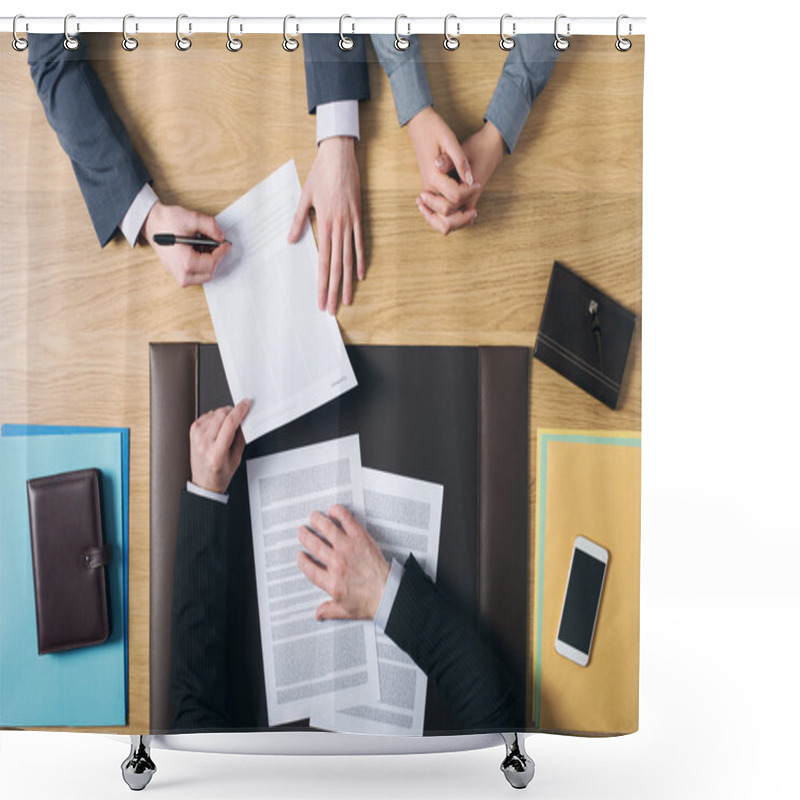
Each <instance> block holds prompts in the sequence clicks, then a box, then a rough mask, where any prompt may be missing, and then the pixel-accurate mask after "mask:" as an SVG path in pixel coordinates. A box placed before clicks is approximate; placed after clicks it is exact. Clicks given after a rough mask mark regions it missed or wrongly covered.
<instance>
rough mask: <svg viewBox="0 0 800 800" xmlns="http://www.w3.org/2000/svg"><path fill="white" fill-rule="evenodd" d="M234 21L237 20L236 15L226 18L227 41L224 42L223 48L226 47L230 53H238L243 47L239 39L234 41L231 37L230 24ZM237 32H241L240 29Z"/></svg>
mask: <svg viewBox="0 0 800 800" xmlns="http://www.w3.org/2000/svg"><path fill="white" fill-rule="evenodd" d="M235 19H239V17H237V16H236V14H231V15H230V16H229V17H228V41H227V42H225V47H227V48H228V50H230V51H231V53H238V52H239V51H240V50H241V49H242V47H244V45H243V43H242V40H241V39H236V38H235V37H233V36H231V22H232V21H233V20H235ZM239 30H241V27H240V28H239Z"/></svg>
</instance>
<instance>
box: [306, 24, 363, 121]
mask: <svg viewBox="0 0 800 800" xmlns="http://www.w3.org/2000/svg"><path fill="white" fill-rule="evenodd" d="M352 39H353V41H354V42H355V45H354V46H353V48H352V50H346V51H345V50H342V49H341V48H340V47H339V37H338V35H336V34H327V33H309V34H305V35H304V36H303V53H304V58H305V67H306V94H307V95H308V113H309V114H313V113H314V112H315V111H316V110H317V106H318V105H322V104H323V103H334V102H338V101H339V100H369V74H368V72H367V60H366V48H365V45H364V37H363V36H353V37H352Z"/></svg>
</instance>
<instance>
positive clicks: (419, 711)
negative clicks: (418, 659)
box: [311, 469, 444, 736]
mask: <svg viewBox="0 0 800 800" xmlns="http://www.w3.org/2000/svg"><path fill="white" fill-rule="evenodd" d="M363 476H364V501H365V512H366V522H367V526H366V527H367V530H368V531H369V532H370V534H372V537H373V539H375V541H376V542H377V543H378V546H379V547H380V548H381V550H382V551H383V554H384V555H385V556H386V558H387V560H389V561H391V560H392V558H396V559H397V560H398V561H400V563H403V562H405V560H406V558H407V557H408V554H409V553H413V555H414V558H416V560H417V561H418V562H419V564H420V566H421V567H422V568H423V569H424V570H425V572H426V573H427V575H428V576H429V577H430V578H431V580H435V579H436V567H437V562H438V554H439V534H440V531H441V522H442V497H443V491H444V490H443V487H442V486H440V485H439V484H435V483H428V482H426V481H418V480H414V479H412V478H404V477H402V476H400V475H392V474H390V473H388V472H380V471H378V470H374V469H364V470H363ZM377 637H378V670H379V673H380V691H381V693H380V700H379V701H378V702H377V703H373V702H369V698H368V696H367V695H366V694H363V695H361V697H360V698H359V701H358V702H357V703H354V704H352V705H346V704H343V703H340V702H337V703H336V704H335V707H331V705H330V704H327V705H324V706H323V705H320V704H316V703H315V705H314V708H313V711H312V713H311V724H312V725H313V726H314V727H318V728H327V729H329V730H335V731H343V732H348V733H377V734H394V735H397V734H400V735H405V736H422V728H423V725H424V722H425V695H426V692H427V689H428V678H427V676H426V675H425V673H424V672H423V671H422V670H421V669H420V668H419V667H418V666H417V665H416V664H415V663H414V662H413V661H412V660H411V658H410V657H409V656H408V655H406V653H404V652H403V651H402V650H401V649H400V648H399V647H397V645H395V644H394V642H392V640H391V639H390V638H389V637H388V636H386V635H384V634H380V633H378V634H377Z"/></svg>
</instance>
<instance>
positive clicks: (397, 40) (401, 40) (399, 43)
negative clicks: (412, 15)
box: [394, 14, 411, 51]
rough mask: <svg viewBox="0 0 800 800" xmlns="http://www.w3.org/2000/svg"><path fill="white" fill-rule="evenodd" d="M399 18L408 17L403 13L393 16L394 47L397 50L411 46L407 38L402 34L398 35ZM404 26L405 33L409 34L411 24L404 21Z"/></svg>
mask: <svg viewBox="0 0 800 800" xmlns="http://www.w3.org/2000/svg"><path fill="white" fill-rule="evenodd" d="M401 19H408V17H407V16H406V15H405V14H398V15H397V16H396V17H395V18H394V46H395V48H396V49H397V50H401V51H402V50H408V48H409V47H410V46H411V42H410V41H409V40H408V39H406V38H405V37H404V36H401V35H400V30H399V29H400V20H401ZM406 28H407V29H408V30H407V33H408V35H409V36H410V35H411V25H410V24H409V23H408V22H406Z"/></svg>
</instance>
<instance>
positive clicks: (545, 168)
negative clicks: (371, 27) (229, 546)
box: [0, 34, 644, 733]
mask: <svg viewBox="0 0 800 800" xmlns="http://www.w3.org/2000/svg"><path fill="white" fill-rule="evenodd" d="M119 39H120V37H119V36H118V35H95V36H91V37H88V39H87V41H86V45H87V46H88V48H89V53H90V57H91V58H92V60H93V63H94V66H95V68H96V70H97V72H98V74H99V76H100V78H101V80H102V81H103V84H104V85H105V87H106V89H107V91H108V94H109V96H110V97H111V100H112V102H113V104H114V107H115V108H116V110H117V112H118V113H119V114H120V116H121V117H122V119H123V120H124V121H125V123H126V125H127V127H128V130H129V131H130V134H131V136H132V138H133V140H134V143H135V145H136V147H137V149H138V151H139V153H140V155H141V156H142V158H143V160H144V162H145V163H146V165H147V166H148V168H149V170H150V172H151V174H152V176H153V179H154V187H155V189H156V191H157V193H158V194H159V196H160V197H161V199H162V200H164V201H165V202H169V203H179V204H182V205H185V206H187V207H190V208H194V209H196V210H198V211H202V212H205V213H208V214H216V213H218V212H219V211H221V210H222V209H223V208H225V207H226V206H227V205H228V204H229V203H231V202H232V201H233V200H235V199H236V198H237V197H239V196H240V195H242V194H243V193H244V192H245V191H247V190H248V189H250V188H251V187H252V186H253V185H255V184H256V183H258V182H259V181H261V180H262V179H263V178H264V177H266V176H267V175H268V174H269V173H270V172H272V171H273V170H274V169H276V168H277V167H279V166H280V165H281V164H283V163H284V162H285V161H286V160H288V159H289V158H294V159H295V161H296V163H297V167H298V171H299V173H300V176H301V180H302V179H304V178H305V176H306V175H307V174H308V171H309V169H310V167H311V164H312V162H313V159H314V155H315V151H316V146H315V119H314V118H313V117H311V116H309V115H308V113H307V106H306V93H305V76H304V71H303V56H302V52H301V51H300V52H296V53H286V52H285V51H284V50H283V49H282V48H281V46H280V42H281V38H280V37H275V36H253V37H249V38H247V39H246V41H245V46H244V48H243V50H242V51H241V52H239V53H236V54H231V53H229V52H228V51H227V50H226V49H225V46H224V42H225V37H224V36H218V35H212V34H202V35H196V36H194V37H193V41H194V46H193V47H192V48H191V50H189V51H188V52H185V53H181V52H178V51H177V50H176V48H175V46H174V37H173V36H169V35H163V36H149V37H148V38H147V40H146V41H145V42H143V43H142V45H141V46H140V47H139V48H138V49H137V50H136V51H134V52H131V53H128V52H125V51H123V50H122V48H121V47H120V45H119ZM613 43H614V37H573V38H572V40H571V46H570V48H569V50H567V51H566V52H565V53H563V54H562V55H561V56H560V59H559V62H558V63H557V65H556V67H555V69H554V72H553V75H552V78H551V80H550V82H549V84H548V86H547V88H546V90H545V92H544V93H543V95H542V96H541V97H540V98H539V99H538V100H537V102H536V104H535V106H534V109H533V112H532V114H531V116H530V118H529V120H528V123H527V125H526V127H525V130H524V132H523V135H522V136H521V138H520V140H519V143H518V146H517V149H516V150H515V152H514V154H513V155H512V156H510V157H507V158H506V159H505V160H504V162H503V164H502V165H501V166H500V168H499V169H498V170H497V172H496V173H495V175H494V177H493V179H492V181H491V184H490V185H489V187H488V188H487V189H486V190H485V191H484V193H483V196H482V198H481V200H480V203H479V206H478V209H479V216H478V219H477V221H476V223H475V224H474V225H473V226H472V227H470V228H469V229H466V230H463V231H458V232H456V233H455V234H452V235H451V236H448V237H447V238H444V237H442V236H441V235H440V234H438V233H435V232H433V231H432V230H431V229H429V228H428V227H427V225H426V224H425V222H424V220H423V219H422V217H421V215H420V213H419V212H418V210H417V208H416V207H415V204H414V198H415V196H416V194H417V193H418V191H419V189H420V182H419V175H418V172H417V170H416V162H415V159H414V154H413V150H412V148H411V144H410V141H409V139H408V136H407V134H406V132H405V131H403V130H401V129H400V128H399V127H398V125H397V118H396V115H395V111H394V105H393V102H392V97H391V90H390V87H389V82H388V80H387V79H386V77H385V75H384V74H383V72H382V70H381V69H380V66H379V65H378V64H377V63H374V64H371V65H370V86H371V92H372V99H371V100H370V101H369V102H368V103H362V105H361V111H360V113H361V142H360V143H359V145H358V147H357V155H358V161H359V165H360V167H361V179H362V205H363V208H362V219H363V223H364V229H365V231H366V235H365V246H366V252H367V258H368V271H367V279H366V281H365V282H363V283H361V284H359V285H358V286H357V289H356V293H355V302H354V304H353V306H352V307H350V308H342V309H341V310H340V312H339V315H338V319H339V323H340V326H341V329H342V333H343V335H344V338H345V340H346V341H347V342H352V343H357V344H372V343H375V344H436V345H478V344H487V345H500V344H511V345H524V346H526V347H533V345H534V342H535V339H536V331H537V329H538V325H539V318H540V314H541V310H542V304H543V302H544V295H545V290H546V287H547V281H548V279H549V275H550V269H551V267H552V263H553V260H554V259H556V258H558V259H559V260H560V261H562V262H564V263H565V264H567V265H569V266H572V267H574V268H575V269H577V270H578V271H579V272H580V273H581V274H582V275H583V276H584V277H586V278H587V279H588V280H590V281H592V282H593V283H595V284H597V285H598V286H599V287H600V288H601V289H603V290H605V291H607V292H608V293H609V294H611V295H612V296H613V297H615V298H616V299H617V300H619V301H620V302H621V303H623V304H624V305H625V306H627V307H628V308H630V309H631V310H633V311H634V312H635V313H636V315H637V318H638V319H641V314H642V282H641V251H642V244H641V216H642V172H641V164H642V78H643V68H644V43H643V42H642V43H641V45H640V40H637V42H636V46H635V47H634V48H633V49H632V50H631V51H630V52H628V53H619V52H618V51H617V50H616V49H615V48H614V44H613ZM422 44H423V53H424V56H425V59H426V63H427V71H428V76H429V80H430V84H431V89H432V92H433V97H434V101H435V105H436V108H437V109H438V111H439V112H440V113H441V114H442V115H443V116H444V118H445V119H447V120H448V121H449V122H450V124H451V126H452V128H453V130H454V131H455V133H456V134H457V135H458V136H459V138H464V137H465V136H467V135H468V134H469V133H471V132H472V131H473V130H475V129H477V127H478V126H479V125H480V124H481V120H482V114H483V112H484V110H485V108H486V106H487V104H488V102H489V99H490V97H491V94H492V91H493V89H494V85H495V83H496V80H497V77H498V76H499V74H500V70H501V68H502V64H503V59H504V54H503V53H502V52H501V51H500V49H499V48H498V46H497V37H496V36H485V37H468V38H467V37H465V38H464V41H463V43H462V46H461V47H460V48H459V49H458V50H457V51H455V52H446V51H445V50H444V49H443V48H442V46H441V40H440V37H428V38H423V42H422ZM370 55H371V57H373V58H374V55H373V54H372V52H371V49H370ZM187 98H188V99H189V100H191V101H196V102H187ZM0 145H1V149H2V157H1V158H0V170H1V171H2V176H1V177H2V188H3V191H2V193H1V194H0V235H1V236H2V243H1V244H0V421H2V422H27V423H45V424H70V425H109V426H126V427H129V428H130V431H131V482H130V594H129V608H130V612H129V614H130V618H129V631H130V675H131V679H130V686H129V707H130V712H129V725H128V726H127V727H126V728H124V729H122V731H123V732H128V733H135V732H146V731H147V728H148V722H149V694H148V685H149V681H148V675H149V668H148V635H149V622H148V620H149V611H150V609H149V587H148V573H149V568H148V565H149V531H148V514H149V488H148V486H149V449H148V448H149V404H148V379H149V375H148V349H147V345H148V342H151V341H207V342H208V341H214V331H213V328H212V325H211V319H210V317H209V314H208V310H207V308H206V304H205V299H204V296H203V292H202V290H201V289H200V288H190V289H185V290H181V289H180V288H179V287H178V286H177V284H176V283H175V282H174V280H173V279H172V277H171V276H169V275H168V274H167V273H166V272H165V271H164V270H163V269H162V268H161V266H160V263H159V261H158V259H157V258H156V256H155V255H154V253H153V251H152V250H151V249H149V248H147V247H137V248H136V249H135V250H132V249H131V248H130V247H129V246H128V244H127V243H126V242H125V241H124V240H122V239H121V238H118V239H115V240H114V241H113V242H112V243H111V244H109V245H108V246H107V247H106V248H105V249H103V250H101V249H100V248H99V246H98V244H97V240H96V239H95V236H94V232H93V229H92V225H91V222H90V220H89V216H88V214H87V212H86V209H85V207H84V204H83V200H82V197H81V194H80V191H79V189H78V186H77V183H76V181H75V178H74V175H73V174H72V170H71V167H70V164H69V160H68V159H67V158H66V157H65V155H64V154H63V152H62V151H61V149H60V146H59V144H58V141H57V139H56V136H55V134H54V133H53V132H52V130H51V129H50V128H49V126H48V124H47V121H46V119H45V116H44V112H43V110H42V107H41V105H40V103H39V99H38V97H37V96H36V92H35V90H34V87H33V83H32V82H31V80H30V76H29V73H28V67H27V63H26V57H25V55H24V54H20V53H16V52H15V51H14V50H12V48H10V47H3V48H0ZM538 427H551V428H552V427H558V428H590V429H609V430H610V429H615V430H617V429H624V430H639V429H640V427H641V325H640V324H638V323H637V327H636V332H635V335H634V340H633V344H632V348H631V353H630V356H629V360H628V367H627V372H626V376H625V382H624V384H623V390H622V395H621V399H620V407H619V409H618V410H617V411H616V412H612V411H610V410H608V409H607V408H606V407H605V406H602V405H601V404H600V403H598V402H597V401H595V400H594V399H592V398H591V397H589V396H588V395H585V394H584V393H582V392H580V391H579V390H577V389H576V388H575V387H574V386H573V385H572V384H570V383H568V382H567V381H566V380H564V379H563V378H561V377H560V376H559V375H557V374H555V373H554V372H553V371H551V370H550V369H548V368H547V367H545V366H543V365H542V364H540V363H539V362H537V361H534V362H533V370H532V388H531V424H530V452H531V474H530V497H531V520H533V519H534V517H533V513H534V508H533V505H534V502H535V485H536V475H535V458H534V454H535V452H536V430H537V428H538ZM532 529H533V528H532V527H531V530H532ZM532 557H533V553H531V558H532ZM531 574H533V570H531Z"/></svg>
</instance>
